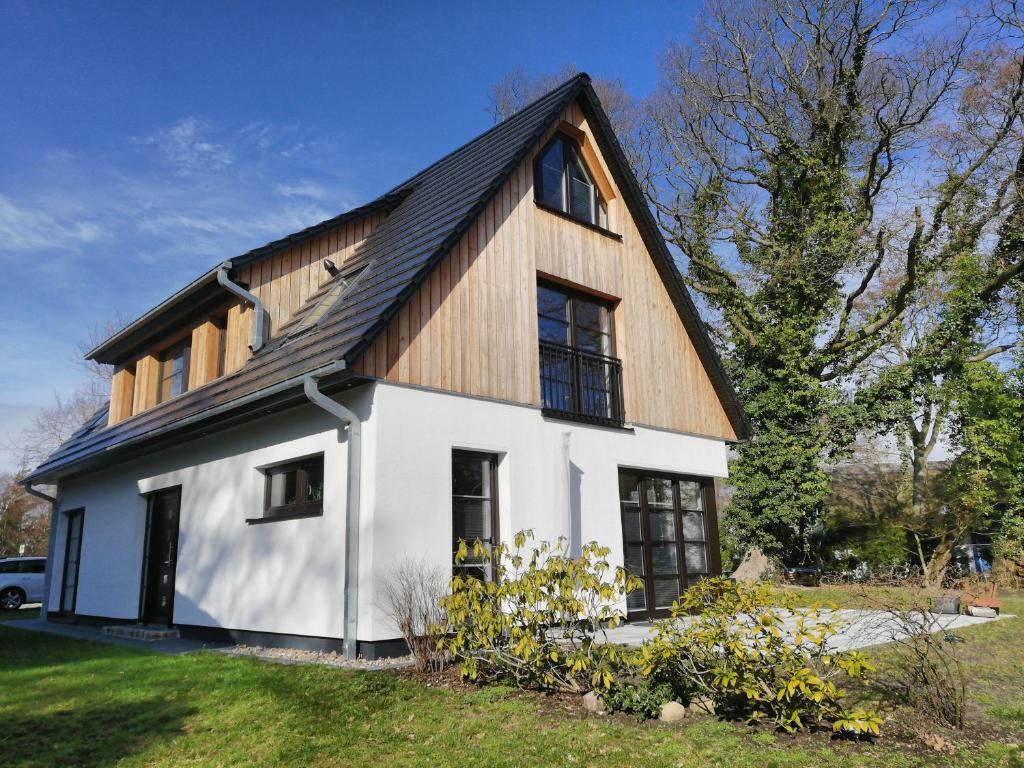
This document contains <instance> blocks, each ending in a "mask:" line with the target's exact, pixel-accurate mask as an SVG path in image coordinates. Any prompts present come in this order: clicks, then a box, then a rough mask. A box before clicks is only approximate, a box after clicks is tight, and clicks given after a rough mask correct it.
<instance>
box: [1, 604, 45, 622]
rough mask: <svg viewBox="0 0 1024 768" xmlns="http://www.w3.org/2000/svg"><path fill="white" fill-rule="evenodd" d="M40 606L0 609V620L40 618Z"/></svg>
mask: <svg viewBox="0 0 1024 768" xmlns="http://www.w3.org/2000/svg"><path fill="white" fill-rule="evenodd" d="M38 618H39V606H36V607H35V608H21V609H19V610H17V611H0V621H18V620H20V619H38Z"/></svg>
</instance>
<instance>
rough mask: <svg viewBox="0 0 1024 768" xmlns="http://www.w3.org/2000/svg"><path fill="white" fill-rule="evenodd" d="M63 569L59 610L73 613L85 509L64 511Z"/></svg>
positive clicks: (76, 598) (76, 603)
mask: <svg viewBox="0 0 1024 768" xmlns="http://www.w3.org/2000/svg"><path fill="white" fill-rule="evenodd" d="M65 516H66V518H67V520H66V526H67V527H66V531H65V539H64V570H63V573H62V575H61V582H60V612H61V613H64V614H73V613H74V612H75V607H76V606H77V605H78V571H79V566H80V564H81V561H82V534H83V532H84V529H85V509H71V510H68V511H67V512H66V513H65Z"/></svg>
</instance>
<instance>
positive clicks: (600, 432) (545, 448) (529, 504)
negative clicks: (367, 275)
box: [360, 383, 727, 639]
mask: <svg viewBox="0 0 1024 768" xmlns="http://www.w3.org/2000/svg"><path fill="white" fill-rule="evenodd" d="M374 403H375V409H376V413H377V418H378V423H377V428H376V430H375V439H376V451H377V455H378V456H379V461H378V463H377V466H376V481H375V482H376V491H375V498H376V507H375V509H374V512H373V519H374V521H373V525H372V532H371V535H370V537H369V538H368V539H366V540H364V542H363V544H364V546H363V547H361V550H362V557H363V558H364V563H363V566H364V570H365V568H366V567H367V566H369V568H370V571H371V579H374V580H383V579H386V578H387V576H388V574H389V573H391V572H393V570H394V569H395V567H396V566H397V564H398V563H399V562H400V561H401V560H402V559H403V558H405V557H412V558H419V557H422V556H426V557H428V558H431V559H433V560H434V562H436V564H437V565H438V567H441V568H447V567H450V564H451V561H450V557H451V554H450V552H451V540H452V515H451V454H452V450H453V449H455V448H461V449H467V450H480V451H487V452H491V453H496V454H499V455H500V457H501V460H500V463H499V470H498V486H499V487H498V497H499V524H500V528H501V537H502V539H503V540H505V541H509V540H510V539H511V537H512V535H513V534H514V533H515V532H516V531H519V530H523V529H527V528H532V529H533V530H534V533H535V536H536V539H537V540H538V541H539V540H543V539H547V540H554V539H556V538H557V537H559V536H565V537H566V538H567V539H568V540H569V541H570V543H575V544H576V545H578V544H580V543H583V542H588V541H592V540H596V541H598V542H599V543H601V544H603V545H606V546H608V547H610V548H611V551H612V558H613V562H614V563H616V564H621V563H622V560H623V554H622V527H621V519H620V513H619V488H618V470H619V468H620V467H634V468H642V469H648V470H660V471H665V472H677V473H680V474H692V475H700V476H705V477H725V476H726V473H727V466H726V445H725V443H724V442H722V441H721V440H712V439H707V438H701V437H694V436H690V435H681V434H678V433H673V432H667V431H661V430H655V429H646V428H642V427H637V428H636V429H635V430H634V431H633V432H628V431H624V430H616V429H606V428H601V427H593V426H586V425H582V424H575V423H567V422H562V421H555V420H551V419H546V418H544V417H543V415H542V414H541V412H540V410H539V409H537V408H531V407H526V406H520V405H513V404H509V403H500V402H495V401H491V400H483V399H476V398H471V397H465V396H460V395H454V394H447V393H441V392H436V391H427V390H422V389H416V388H412V387H406V386H402V385H397V384H387V383H381V384H378V386H377V392H376V394H375V396H374ZM566 445H567V448H566ZM566 451H567V452H568V460H567V458H566ZM365 561H369V562H365ZM378 583H379V582H378ZM376 593H379V591H378V590H375V589H374V587H373V586H372V585H367V584H366V583H365V582H364V583H363V585H361V595H362V598H363V599H362V603H363V605H362V608H361V610H360V617H361V621H363V622H364V624H363V625H362V626H361V629H360V635H361V636H362V633H363V632H365V633H366V636H367V637H370V638H373V639H385V638H393V637H396V636H397V634H398V633H397V631H396V630H395V628H394V627H393V626H392V625H391V622H390V621H389V620H388V619H387V616H386V614H385V612H384V611H383V610H381V606H379V605H374V600H373V598H372V595H374V594H376ZM367 616H368V617H369V621H370V625H369V626H367V625H366V624H365V621H366V619H365V618H364V617H367Z"/></svg>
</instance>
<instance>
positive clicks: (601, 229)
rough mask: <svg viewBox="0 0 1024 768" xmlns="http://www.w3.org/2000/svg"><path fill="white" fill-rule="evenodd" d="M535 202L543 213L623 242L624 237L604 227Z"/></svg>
mask: <svg viewBox="0 0 1024 768" xmlns="http://www.w3.org/2000/svg"><path fill="white" fill-rule="evenodd" d="M533 202H534V205H536V206H537V207H538V208H540V209H541V210H542V211H547V212H548V213H550V214H551V215H553V216H558V217H559V218H562V219H565V220H566V221H571V222H573V223H574V224H579V225H580V226H581V227H586V228H587V229H590V230H593V231H594V232H597V233H598V234H600V235H604V236H605V237H610V238H611V239H612V240H616V241H618V242H620V243H621V242H622V235H620V234H619V233H618V232H612V231H611V230H610V229H605V228H604V227H600V226H598V225H597V224H591V223H590V222H589V221H583V220H582V219H577V218H576V217H575V216H570V215H569V214H568V213H566V212H565V211H562V210H559V209H558V208H553V207H552V206H550V205H546V204H544V203H542V202H540V201H539V200H534V201H533Z"/></svg>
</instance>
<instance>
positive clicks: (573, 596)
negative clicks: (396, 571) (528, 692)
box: [439, 531, 640, 693]
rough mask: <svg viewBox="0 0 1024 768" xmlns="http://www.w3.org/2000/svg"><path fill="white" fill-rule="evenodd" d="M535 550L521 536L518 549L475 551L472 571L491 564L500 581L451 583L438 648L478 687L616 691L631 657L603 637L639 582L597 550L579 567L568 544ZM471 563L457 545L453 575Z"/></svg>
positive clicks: (526, 535) (585, 553) (477, 547)
mask: <svg viewBox="0 0 1024 768" xmlns="http://www.w3.org/2000/svg"><path fill="white" fill-rule="evenodd" d="M532 541H533V533H532V531H520V532H519V533H517V534H516V535H515V537H514V546H513V547H512V548H508V547H506V546H505V545H498V546H496V547H494V548H493V550H489V549H488V548H487V547H486V546H484V545H483V544H481V543H480V542H479V541H477V542H476V543H475V544H474V545H473V547H472V558H473V561H474V562H480V561H481V560H485V559H486V558H492V559H493V562H494V564H495V566H496V568H497V572H498V573H499V574H500V578H499V579H498V580H496V581H483V580H481V579H478V578H474V577H471V576H459V575H457V576H456V577H455V578H453V579H452V582H451V594H450V595H449V596H447V597H446V598H444V599H443V600H442V601H441V604H442V608H443V609H444V611H445V613H446V616H447V622H446V624H445V625H444V627H443V633H442V634H443V637H442V639H441V640H440V641H439V648H440V649H442V650H444V651H447V652H449V653H451V654H452V656H453V657H455V658H456V659H457V660H458V661H459V664H460V670H461V672H462V675H463V676H464V677H466V678H469V679H472V680H483V681H494V680H503V681H507V682H510V683H512V684H515V685H517V686H519V687H521V688H540V689H544V690H555V691H566V692H576V693H583V692H585V691H588V690H590V689H592V688H604V689H607V688H609V687H610V686H611V684H612V681H613V679H614V677H615V675H616V673H617V672H618V670H619V668H620V666H621V663H622V655H623V652H624V651H623V649H622V648H621V647H619V646H616V645H613V644H611V643H607V642H604V641H605V640H606V638H605V637H604V628H605V627H614V626H617V625H618V624H619V623H620V622H621V621H622V619H623V615H622V613H621V611H620V610H619V609H618V606H619V605H620V604H621V603H623V602H624V600H625V595H626V593H627V592H630V591H632V590H634V589H636V588H638V587H639V586H640V585H639V582H638V580H637V579H635V578H633V577H630V576H628V575H627V574H626V572H625V571H624V570H623V569H622V568H612V566H611V565H610V564H609V562H608V559H607V558H608V554H609V550H608V549H607V548H606V547H601V546H599V545H598V544H597V543H596V542H591V543H589V544H586V545H584V546H583V548H582V550H581V552H580V554H579V556H577V557H573V556H571V555H570V553H569V552H568V549H567V547H566V542H565V540H564V539H559V540H558V541H557V542H555V543H554V544H551V543H548V542H540V543H538V544H536V545H535V546H534V545H533V544H532ZM527 542H531V545H530V547H529V548H527ZM469 558H470V549H469V547H468V545H467V544H466V542H460V543H459V551H458V553H457V554H456V565H461V564H462V563H463V562H466V561H467V560H468V559H469Z"/></svg>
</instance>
